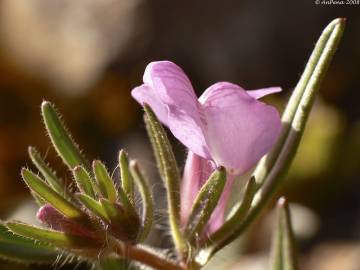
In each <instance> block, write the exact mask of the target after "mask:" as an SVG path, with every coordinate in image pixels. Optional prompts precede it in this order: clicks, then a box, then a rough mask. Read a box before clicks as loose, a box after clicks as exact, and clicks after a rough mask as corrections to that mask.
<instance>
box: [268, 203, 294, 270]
mask: <svg viewBox="0 0 360 270" xmlns="http://www.w3.org/2000/svg"><path fill="white" fill-rule="evenodd" d="M295 249H296V248H295V240H294V233H293V230H292V226H291V218H290V210H289V205H288V204H287V202H286V200H285V198H280V199H279V201H278V213H277V223H276V227H275V233H274V237H273V245H272V250H271V269H272V270H297V269H298V264H297V259H296V252H295Z"/></svg>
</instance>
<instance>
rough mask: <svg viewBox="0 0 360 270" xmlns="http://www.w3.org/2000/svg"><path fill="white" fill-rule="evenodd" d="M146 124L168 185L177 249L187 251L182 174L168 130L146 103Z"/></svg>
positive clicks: (173, 232)
mask: <svg viewBox="0 0 360 270" xmlns="http://www.w3.org/2000/svg"><path fill="white" fill-rule="evenodd" d="M144 110H145V124H146V129H147V132H148V135H149V137H150V141H151V144H152V147H153V151H154V153H155V158H156V162H157V164H158V167H159V172H160V176H161V178H162V180H163V182H164V184H165V187H166V194H167V201H168V211H169V223H170V228H171V235H172V238H173V240H174V243H175V246H176V248H177V250H179V251H180V252H185V251H186V249H187V246H186V241H185V239H184V237H183V235H182V231H181V228H180V174H179V169H178V167H177V164H176V160H175V156H174V153H173V151H172V147H171V145H170V142H169V140H168V138H167V135H166V132H165V130H164V128H163V127H162V125H161V123H160V122H159V120H158V119H157V117H156V115H155V114H154V112H153V111H152V109H151V108H150V107H149V106H148V105H146V104H145V105H144Z"/></svg>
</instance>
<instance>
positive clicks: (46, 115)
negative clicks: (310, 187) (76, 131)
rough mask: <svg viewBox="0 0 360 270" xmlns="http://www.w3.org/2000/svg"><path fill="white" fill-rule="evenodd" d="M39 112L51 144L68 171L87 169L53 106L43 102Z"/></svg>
mask: <svg viewBox="0 0 360 270" xmlns="http://www.w3.org/2000/svg"><path fill="white" fill-rule="evenodd" d="M41 112H42V117H43V119H44V123H45V127H46V130H47V132H48V134H49V136H50V139H51V142H52V144H53V145H54V147H55V149H56V151H57V153H58V154H59V156H60V157H61V158H62V160H63V161H64V163H65V164H66V165H67V166H68V167H69V168H70V169H72V168H74V167H75V166H77V165H84V166H85V167H86V168H89V165H88V162H87V161H86V159H85V158H84V157H83V156H82V154H81V152H80V150H79V147H78V146H77V145H76V144H75V142H74V140H73V139H72V138H71V135H70V133H69V132H68V131H67V129H66V127H65V125H64V123H63V122H62V121H61V119H60V116H59V114H58V113H57V112H56V110H55V108H54V106H53V105H52V104H51V103H50V102H48V101H43V103H42V104H41Z"/></svg>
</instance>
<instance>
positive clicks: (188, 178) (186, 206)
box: [180, 151, 216, 226]
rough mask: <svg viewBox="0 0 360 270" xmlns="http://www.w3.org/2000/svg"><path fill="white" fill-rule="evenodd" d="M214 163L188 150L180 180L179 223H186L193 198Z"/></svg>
mask: <svg viewBox="0 0 360 270" xmlns="http://www.w3.org/2000/svg"><path fill="white" fill-rule="evenodd" d="M215 168H216V167H215V164H214V163H213V162H211V161H210V160H206V159H203V158H202V157H200V156H198V155H196V154H194V153H193V152H191V151H189V153H188V156H187V159H186V163H185V168H184V174H183V179H182V182H181V192H180V194H181V212H180V216H181V224H182V225H183V226H185V225H186V223H187V221H188V218H189V216H190V212H191V208H192V206H193V203H194V200H195V198H196V196H197V194H198V192H199V190H200V189H201V187H202V186H203V185H204V183H205V182H206V180H207V179H208V178H209V176H210V175H211V173H212V172H213V171H214V170H215Z"/></svg>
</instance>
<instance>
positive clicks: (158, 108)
mask: <svg viewBox="0 0 360 270" xmlns="http://www.w3.org/2000/svg"><path fill="white" fill-rule="evenodd" d="M143 81H144V84H142V85H141V86H139V87H136V88H135V89H133V90H132V96H133V97H134V98H135V99H136V100H137V101H138V102H139V103H140V104H143V103H147V104H149V105H150V107H151V108H152V109H153V110H154V112H155V114H156V115H157V117H158V118H159V120H160V121H161V122H162V123H163V124H164V125H166V126H167V127H168V128H169V129H170V131H171V132H172V133H173V135H174V136H175V137H176V138H177V139H178V140H179V141H181V142H182V143H183V144H184V145H185V146H186V147H187V148H189V150H190V152H189V157H188V159H187V162H186V168H185V173H184V179H183V183H182V190H183V191H182V195H181V196H182V198H181V199H182V209H183V210H182V211H184V212H185V211H187V210H185V209H188V208H189V202H193V199H194V198H195V196H196V193H197V192H198V190H199V189H200V187H201V185H202V184H203V183H204V181H206V179H207V177H208V176H209V174H210V173H211V170H213V169H214V168H215V167H216V166H224V167H225V168H226V169H227V171H228V173H229V174H230V175H232V176H231V177H233V176H234V175H240V174H243V173H245V172H246V171H248V170H249V169H250V168H251V167H253V166H254V165H255V163H256V162H257V161H258V160H259V159H260V158H261V157H262V156H263V155H265V154H266V153H267V152H268V151H269V150H270V148H271V147H272V145H273V144H274V143H275V142H276V140H277V138H278V136H279V134H280V130H281V121H280V117H279V114H278V112H277V110H276V109H275V108H274V107H273V106H269V105H266V104H264V103H262V102H260V101H258V99H259V98H261V97H263V96H265V95H268V94H272V93H276V92H280V91H281V88H279V87H270V88H264V89H258V90H253V91H246V90H244V89H243V88H241V87H240V86H238V85H236V84H232V83H229V82H219V83H216V84H214V85H212V86H210V87H209V88H208V89H207V90H206V91H205V92H204V93H203V94H202V95H201V97H200V98H199V99H198V98H197V97H196V94H195V92H194V90H193V87H192V85H191V82H190V80H189V79H188V77H187V76H186V74H185V73H184V72H183V71H182V69H181V68H180V67H178V66H177V65H176V64H174V63H172V62H169V61H160V62H152V63H150V64H149V65H148V66H147V67H146V70H145V73H144V77H143ZM209 162H210V163H211V164H212V165H211V166H209ZM188 168H189V169H188ZM231 177H230V178H231ZM228 182H232V181H228ZM190 183H191V184H190ZM228 186H229V183H228V185H227V187H226V188H225V189H229V187H228ZM187 187H188V188H187ZM191 187H192V188H191ZM185 190H187V192H185ZM226 193H229V192H227V191H226V190H225V192H224V194H223V196H222V198H221V199H220V202H219V204H220V205H222V204H224V205H225V203H223V201H224V200H225V199H226V200H225V201H227V197H228V194H226ZM194 194H195V195H194ZM224 196H226V198H224ZM219 207H220V206H219ZM190 208H191V207H190ZM216 211H218V210H217V209H216V210H215V212H216ZM221 211H222V212H223V211H224V209H222V210H221ZM221 211H220V212H221ZM184 212H183V213H182V217H183V218H185V217H186V216H187V214H185V213H184ZM187 212H188V211H187ZM218 212H219V211H218ZM221 215H222V216H223V214H221ZM185 219H186V218H185ZM210 223H211V222H210ZM215 227H217V226H215Z"/></svg>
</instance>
